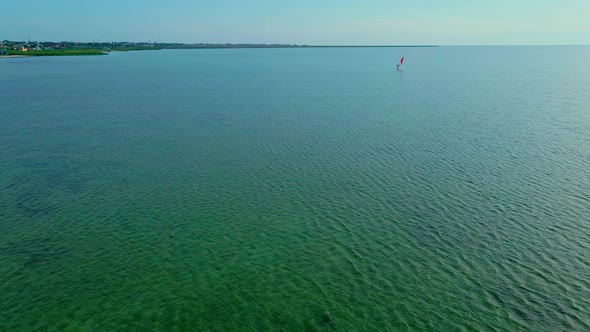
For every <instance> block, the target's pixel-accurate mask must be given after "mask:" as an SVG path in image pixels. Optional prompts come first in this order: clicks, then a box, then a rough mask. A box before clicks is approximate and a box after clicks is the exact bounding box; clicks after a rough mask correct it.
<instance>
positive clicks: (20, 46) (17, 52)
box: [0, 40, 436, 57]
mask: <svg viewBox="0 0 590 332" xmlns="http://www.w3.org/2000/svg"><path fill="white" fill-rule="evenodd" d="M314 47H316V48H317V47H436V46H435V45H366V46H356V45H296V44H207V43H197V44H185V43H157V42H51V41H49V42H37V41H34V42H31V41H26V42H25V41H9V40H4V41H0V57H15V56H16V57H18V56H77V55H105V54H108V53H109V52H125V51H146V50H165V49H224V48H314Z"/></svg>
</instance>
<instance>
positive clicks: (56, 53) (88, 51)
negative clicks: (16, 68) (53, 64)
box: [8, 49, 107, 56]
mask: <svg viewBox="0 0 590 332" xmlns="http://www.w3.org/2000/svg"><path fill="white" fill-rule="evenodd" d="M104 54H107V53H105V52H104V51H101V50H91V49H63V50H30V51H26V52H23V51H14V50H9V51H8V55H24V56H66V55H104Z"/></svg>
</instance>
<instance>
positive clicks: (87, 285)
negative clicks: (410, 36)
mask: <svg viewBox="0 0 590 332" xmlns="http://www.w3.org/2000/svg"><path fill="white" fill-rule="evenodd" d="M402 56H403V57H405V62H404V64H403V66H402V67H401V70H400V71H397V70H396V66H395V65H396V64H397V63H398V62H399V59H400V58H401V57H402ZM0 330H1V331H44V330H52V331H589V330H590V46H497V47H496V46H481V47H432V48H406V47H397V48H396V47H391V48H385V47H384V48H346V47H344V48H286V49H201V50H161V51H137V52H113V53H111V54H109V55H105V56H86V57H83V56H73V57H29V58H18V59H14V58H13V59H0Z"/></svg>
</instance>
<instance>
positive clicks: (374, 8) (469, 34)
mask: <svg viewBox="0 0 590 332" xmlns="http://www.w3.org/2000/svg"><path fill="white" fill-rule="evenodd" d="M27 38H30V39H31V40H74V41H92V40H99V41H115V40H116V41H121V40H133V41H148V40H151V41H178V42H189V43H191V42H211V43H225V42H228V43H296V44H328V45H336V44H349V45H367V44H439V45H464V44H466V45H482V44H590V0H559V1H558V0H553V1H550V0H406V1H398V0H372V1H371V0H366V1H362V0H355V1H353V0H232V1H230V0H215V1H212V0H211V1H209V0H51V1H48V0H1V1H0V39H10V40H26V39H27Z"/></svg>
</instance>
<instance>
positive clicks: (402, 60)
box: [399, 57, 404, 65]
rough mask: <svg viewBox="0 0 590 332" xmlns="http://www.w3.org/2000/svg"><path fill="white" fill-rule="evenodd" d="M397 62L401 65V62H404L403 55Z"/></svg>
mask: <svg viewBox="0 0 590 332" xmlns="http://www.w3.org/2000/svg"><path fill="white" fill-rule="evenodd" d="M399 64H400V65H403V64H404V57H402V59H401V60H399Z"/></svg>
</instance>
